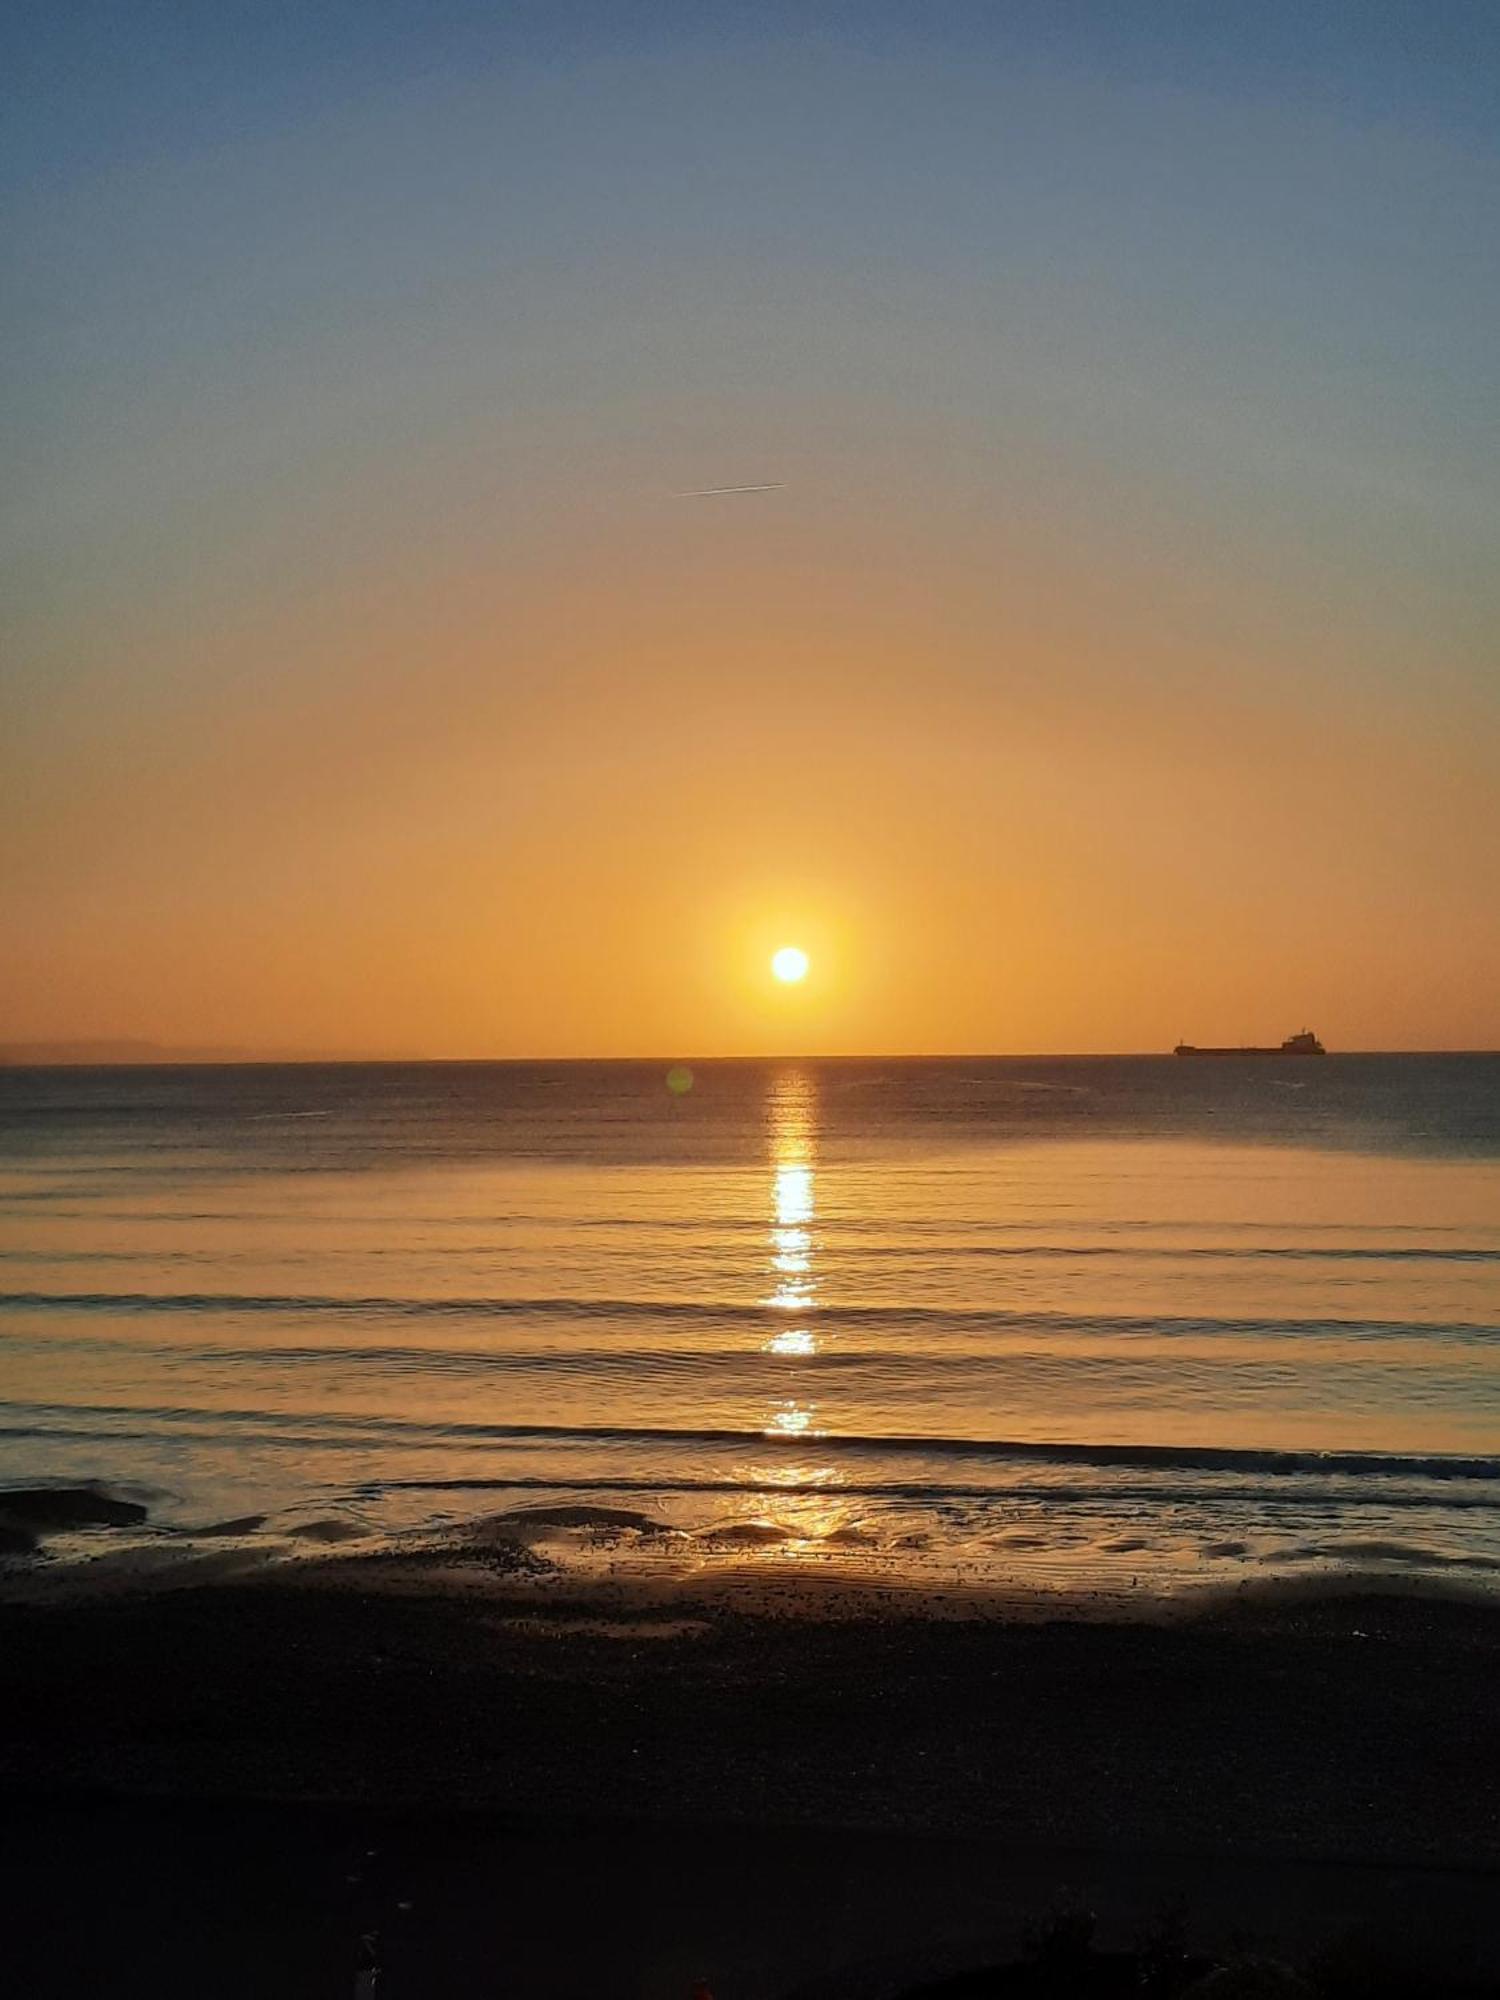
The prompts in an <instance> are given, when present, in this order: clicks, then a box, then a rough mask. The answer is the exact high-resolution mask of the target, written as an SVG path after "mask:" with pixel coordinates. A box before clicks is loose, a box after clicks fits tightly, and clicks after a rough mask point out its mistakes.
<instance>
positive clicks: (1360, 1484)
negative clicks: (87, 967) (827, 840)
mask: <svg viewBox="0 0 1500 2000" xmlns="http://www.w3.org/2000/svg"><path fill="white" fill-rule="evenodd" d="M0 1357H3V1374H0V1483H3V1484H5V1485H7V1486H16V1485H27V1484H38V1483H41V1484H51V1483H57V1484H77V1483H80V1482H91V1483H95V1484H97V1485H99V1486H100V1487H101V1488H102V1489H103V1490H106V1491H109V1492H112V1493H115V1494H117V1495H120V1496H124V1497H136V1498H138V1499H141V1500H142V1501H144V1503H145V1504H146V1505H147V1506H148V1507H149V1510H150V1512H149V1525H148V1527H147V1528H146V1529H145V1530H143V1531H142V1532H143V1534H145V1535H147V1536H160V1537H166V1538H171V1539H172V1540H173V1544H174V1546H183V1545H184V1544H191V1543H192V1541H193V1537H194V1536H195V1535H197V1534H200V1533H202V1532H203V1531H204V1530H205V1529H208V1528H215V1529H219V1528H222V1526H223V1524H224V1523H225V1522H226V1521H230V1522H236V1523H239V1524H240V1525H239V1526H238V1527H237V1528H236V1529H234V1530H233V1531H232V1533H231V1536H230V1539H231V1540H232V1539H233V1537H234V1535H236V1534H237V1535H240V1536H241V1537H243V1538H244V1539H245V1540H246V1541H252V1542H254V1543H255V1544H256V1546H257V1547H258V1548H259V1549H260V1550H261V1552H262V1553H264V1552H265V1551H266V1550H268V1549H275V1550H278V1551H281V1552H282V1553H283V1554H285V1555H286V1557H287V1559H296V1560H304V1561H310V1562H311V1561H318V1560H326V1559H327V1557H328V1553H329V1551H330V1550H331V1549H333V1548H337V1549H339V1550H340V1551H341V1552H344V1553H347V1552H348V1551H349V1549H350V1548H351V1547H352V1548H354V1549H356V1550H357V1549H358V1548H359V1547H361V1546H368V1547H371V1548H382V1547H392V1546H394V1547H401V1546H411V1545H414V1544H417V1543H420V1542H421V1541H422V1538H424V1537H427V1538H431V1537H433V1536H438V1537H441V1536H445V1535H454V1534H460V1533H462V1532H463V1531H464V1530H465V1529H466V1528H467V1527H468V1526H470V1525H472V1524H475V1523H480V1522H491V1523H493V1521H494V1519H495V1517H497V1516H499V1517H503V1518H505V1519H508V1520H510V1521H512V1522H519V1523H520V1524H521V1525H522V1529H523V1530H524V1528H525V1526H526V1524H528V1523H529V1524H530V1528H531V1530H532V1534H531V1541H532V1544H533V1546H543V1547H546V1548H548V1549H550V1552H551V1556H552V1557H553V1558H555V1559H556V1560H557V1561H558V1562H560V1563H563V1564H566V1563H568V1562H573V1563H576V1564H579V1565H581V1566H583V1567H585V1568H586V1567H587V1566H588V1565H589V1564H590V1563H598V1562H600V1561H602V1560H604V1554H602V1553H601V1552H607V1558H608V1562H609V1564H610V1566H611V1568H612V1569H613V1568H614V1567H615V1566H617V1565H618V1564H620V1563H622V1562H632V1561H633V1562H635V1563H637V1564H639V1565H641V1566H643V1567H649V1566H650V1565H653V1564H655V1565H659V1566H663V1567H664V1569H667V1570H670V1571H671V1572H672V1573H673V1574H674V1575H678V1576H683V1575H686V1576H693V1575H701V1574H710V1575H720V1576H722V1575H727V1574H731V1573H733V1574H738V1573H742V1572H746V1573H748V1572H753V1571H754V1570H755V1567H756V1565H758V1564H774V1565H776V1566H777V1567H778V1571H779V1572H781V1573H785V1572H786V1571H787V1570H788V1569H789V1568H790V1569H793V1570H796V1569H798V1568H800V1569H801V1570H802V1571H803V1572H804V1573H806V1574H808V1575H809V1576H811V1575H815V1574H845V1573H858V1574H862V1575H864V1576H866V1577H873V1578H879V1579H881V1580H883V1581H884V1582H885V1583H886V1584H888V1585H889V1586H890V1587H892V1588H898V1587H903V1586H916V1585H920V1586H922V1587H924V1588H930V1587H932V1586H933V1585H935V1584H945V1583H955V1584H962V1585H965V1586H969V1585H976V1586H983V1585H988V1584H996V1585H1018V1586H1022V1587H1028V1588H1035V1589H1039V1590H1054V1591H1055V1590H1061V1591H1067V1590H1073V1589H1083V1590H1094V1591H1103V1592H1126V1591H1136V1590H1158V1591H1161V1590H1166V1591H1182V1590H1192V1589H1194V1588H1196V1587H1199V1586H1211V1587H1213V1588H1215V1589H1225V1588H1228V1589H1234V1588H1243V1587H1246V1586H1247V1585H1249V1584H1252V1583H1254V1582H1257V1581H1259V1580H1263V1579H1267V1578H1282V1577H1306V1576H1320V1575H1321V1576H1326V1575H1329V1574H1334V1573H1337V1574H1341V1575H1349V1574H1357V1575H1368V1574H1371V1573H1375V1574H1379V1575H1383V1576H1389V1577H1398V1576H1399V1577H1401V1578H1403V1579H1421V1580H1423V1582H1424V1583H1430V1582H1432V1581H1434V1580H1442V1581H1443V1582H1444V1583H1446V1584H1448V1585H1458V1586H1462V1587H1463V1588H1465V1589H1469V1590H1481V1591H1486V1590H1492V1589H1495V1588H1497V1587H1500V1057H1497V1056H1492V1055H1452V1056H1446V1055H1393V1056H1382V1055H1348V1056H1343V1055H1332V1056H1328V1057H1324V1058H1318V1057H1304V1058H1285V1059H1283V1058H1279V1057H1272V1058H1258V1059H1249V1058H1245V1059H1237V1058H1221V1059H1212V1058H1198V1059H1174V1058H1172V1057H1170V1056H1167V1057H1162V1058H1156V1057H1074V1058H1067V1059H1062V1058H1046V1059H1022V1058H1008V1059H1004V1060H979V1059H973V1058H970V1059H953V1060H943V1061H879V1062H877V1061H864V1060H838V1061H833V1060H810V1061H781V1060H777V1061H705V1062H692V1063H679V1064H668V1063H665V1062H619V1063H590V1062H570V1063H562V1062H557V1063H481V1062H475V1063H458V1062H453V1063H436V1062H433V1063H368V1064H364V1063H342V1064H314V1063H300V1064H269V1063H267V1064H245V1065H235V1066H223V1067H214V1066H179V1067H139V1066H138V1067H129V1068H66V1069H64V1068H55V1069H39V1068H23V1067H15V1068H10V1069H7V1070H3V1071H0ZM79 1539H81V1538H74V1541H75V1542H76V1541H77V1540H79ZM74 1552H75V1553H76V1549H75V1551H74ZM43 1559H44V1560H51V1559H54V1558H48V1557H45V1556H44V1558H43Z"/></svg>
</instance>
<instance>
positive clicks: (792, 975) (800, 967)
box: [771, 944, 811, 986]
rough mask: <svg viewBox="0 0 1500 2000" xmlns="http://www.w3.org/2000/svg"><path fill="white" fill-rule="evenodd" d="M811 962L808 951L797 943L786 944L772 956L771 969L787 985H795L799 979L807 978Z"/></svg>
mask: <svg viewBox="0 0 1500 2000" xmlns="http://www.w3.org/2000/svg"><path fill="white" fill-rule="evenodd" d="M810 964H811V960H810V959H809V958H808V956H807V953H806V952H805V951H803V950H802V949H801V948H800V946H798V945H795V944H784V945H783V946H782V947H781V949H780V951H778V952H774V953H773V954H772V956H771V970H772V971H773V972H774V973H775V975H776V977H777V978H778V979H779V980H781V981H782V982H783V984H785V985H787V986H795V985H796V984H797V981H798V980H799V979H806V977H807V968H808V966H809V965H810Z"/></svg>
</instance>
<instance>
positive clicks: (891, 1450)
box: [0, 1403, 1500, 1504]
mask: <svg viewBox="0 0 1500 2000" xmlns="http://www.w3.org/2000/svg"><path fill="white" fill-rule="evenodd" d="M23 1412H25V1413H27V1414H28V1415H31V1416H34V1417H36V1418H41V1419H45V1418H56V1419H61V1420H63V1421H64V1422H67V1421H68V1420H69V1419H74V1420H76V1419H79V1418H83V1417H92V1418H118V1417H124V1418H134V1419H136V1420H138V1421H139V1420H148V1421H149V1420H152V1419H154V1420H156V1421H157V1422H158V1423H172V1422H175V1421H181V1420H184V1419H185V1420H188V1421H196V1422H198V1423H200V1424H202V1425H204V1426H205V1427H207V1428H208V1429H209V1430H210V1432H212V1431H213V1430H222V1429H225V1428H226V1427H227V1428H231V1429H232V1428H240V1429H242V1428H243V1427H245V1426H247V1425H252V1424H253V1425H257V1426H263V1427H265V1428H266V1430H267V1431H268V1433H274V1432H275V1431H276V1430H277V1429H278V1428H279V1427H281V1426H284V1425H285V1424H287V1423H288V1422H289V1421H292V1422H297V1423H300V1424H302V1425H303V1434H302V1438H301V1440H300V1441H301V1442H307V1443H327V1442H329V1441H330V1439H331V1438H332V1437H335V1436H337V1435H339V1434H341V1433H342V1434H349V1433H355V1434H357V1435H358V1436H360V1437H361V1438H363V1439H365V1440H366V1441H369V1442H372V1443H373V1442H377V1441H380V1440H384V1439H389V1438H396V1437H400V1436H403V1435H406V1436H413V1437H417V1438H419V1439H421V1440H422V1441H424V1442H431V1441H436V1440H441V1441H448V1442H453V1441H475V1442H494V1443H508V1442H526V1441H537V1442H549V1443H554V1444H558V1443H571V1444H584V1445H606V1444H623V1445H631V1444H644V1445H660V1446H670V1447H672V1448H674V1449H676V1450H680V1449H682V1448H684V1447H686V1448H689V1449H691V1448H694V1447H696V1448H699V1449H712V1448H715V1447H719V1446H727V1447H732V1448H736V1449H741V1450H746V1449H754V1450H755V1451H757V1452H764V1451H766V1450H768V1449H772V1448H775V1449H779V1450H782V1451H785V1450H789V1449H790V1450H796V1451H799V1452H801V1453H804V1454H805V1453H807V1452H810V1451H811V1452H816V1453H817V1455H818V1456H819V1457H824V1456H829V1455H858V1454H861V1453H863V1454H865V1455H867V1456H868V1455H882V1456H896V1457H899V1456H925V1457H929V1458H949V1459H962V1458H971V1459H981V1460H987V1461H993V1462H997V1463H998V1462H1002V1461H1011V1462H1014V1463H1018V1464H1025V1463H1041V1464H1049V1465H1096V1466H1104V1467H1132V1468H1135V1469H1137V1470H1142V1471H1155V1470H1161V1471H1169V1472H1180V1471H1197V1472H1224V1473H1246V1474H1269V1475H1272V1476H1275V1477H1277V1478H1286V1477H1292V1476H1299V1477H1306V1476H1308V1475H1313V1476H1316V1477H1320V1478H1329V1477H1341V1478H1352V1479H1374V1478H1378V1479H1385V1480H1396V1479H1403V1478H1404V1479H1428V1480H1444V1481H1448V1480H1467V1481H1479V1482H1494V1483H1496V1484H1497V1485H1500V1456H1490V1455H1482V1454H1455V1453H1445V1452H1422V1453H1409V1452H1378V1451H1309V1450H1276V1449H1272V1448H1267V1447H1239V1446H1220V1445H1177V1444H1111V1443H1088V1442H1083V1441H1072V1440H1060V1439H1037V1438H965V1437H954V1436H948V1435H941V1434H933V1435H923V1434H920V1433H910V1432H893V1433H880V1434H871V1433H860V1434H854V1433H849V1432H838V1431H834V1432H804V1433H799V1434H797V1435H795V1436H783V1435H781V1434H779V1433H777V1432H775V1431H764V1430H745V1429H742V1428H736V1427H730V1426H720V1427H709V1426H705V1427H703V1428H693V1429H677V1428H672V1427H670V1426H661V1425H635V1424H605V1425H563V1424H482V1423H451V1422H450V1423H421V1422H417V1421H414V1420H412V1419H409V1418H402V1417H379V1416H374V1415H369V1416H347V1417H345V1416H332V1415H330V1416H316V1417H308V1416H305V1415H299V1416H297V1417H294V1418H290V1419H289V1417H288V1416H287V1414H286V1413H284V1412H278V1411H273V1410H256V1409H249V1410H244V1409H200V1408H194V1407H191V1406H179V1407H176V1408H167V1407H156V1408H151V1409H142V1408H140V1407H138V1406H135V1405H131V1404H110V1403H99V1404H78V1403H70V1404H34V1405H24V1404H12V1405H10V1406H9V1408H8V1411H7V1414H8V1415H9V1416H10V1417H11V1418H12V1419H13V1420H14V1419H15V1418H17V1417H19V1416H20V1415H21V1414H22V1413H23ZM309 1429H311V1430H312V1431H313V1432H315V1433H316V1436H315V1437H308V1435H307V1431H308V1430H309ZM40 1434H42V1432H41V1430H40V1427H39V1425H38V1424H37V1423H35V1422H31V1423H26V1424H24V1425H22V1424H17V1423H15V1422H14V1421H12V1422H11V1423H10V1424H7V1425H4V1426H0V1436H5V1437H34V1436H37V1435H40ZM46 1434H48V1435H60V1434H61V1433H60V1432H59V1431H56V1430H52V1431H49V1432H47V1433H46ZM88 1434H89V1435H91V1436H92V1435H97V1434H98V1433H96V1432H93V1431H90V1432H89V1433H88ZM109 1435H111V1436H121V1435H127V1433H125V1432H120V1431H113V1430H112V1431H110V1432H109ZM469 1483H472V1482H469ZM480 1483H482V1482H480ZM555 1483H558V1484H568V1483H570V1482H568V1481H557V1482H555ZM653 1483H655V1482H653ZM743 1483H744V1482H743V1481H742V1480H741V1481H736V1482H735V1484H736V1485H740V1484H743ZM839 1490H840V1491H843V1490H845V1489H844V1488H842V1487H841V1488H840V1489H839ZM923 1490H928V1486H927V1484H926V1483H924V1487H923ZM1047 1490H1048V1491H1051V1490H1053V1489H1051V1488H1048V1489H1047ZM1152 1490H1153V1491H1155V1490H1156V1489H1152ZM1486 1504H1500V1496H1497V1499H1496V1501H1494V1502H1487V1503H1486Z"/></svg>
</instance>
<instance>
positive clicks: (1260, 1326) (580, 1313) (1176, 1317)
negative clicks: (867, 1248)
mask: <svg viewBox="0 0 1500 2000" xmlns="http://www.w3.org/2000/svg"><path fill="white" fill-rule="evenodd" d="M6 1310H17V1311H26V1312H80V1313H88V1312H114V1313H169V1314H172V1313H186V1314H194V1313H224V1314H262V1313H269V1314H281V1315H283V1316H287V1315H293V1314H299V1313H301V1314H306V1315H308V1316H309V1317H312V1316H320V1315H325V1314H327V1315H333V1316H342V1317H347V1318H369V1317H378V1318H385V1319H424V1318H484V1319H574V1320H586V1321H599V1320H611V1319H620V1320H632V1321H634V1320H642V1319H667V1320H673V1321H691V1322H694V1323H696V1324H700V1325H701V1324H726V1323H727V1324H731V1325H753V1326H781V1325H785V1324H787V1322H788V1320H789V1318H791V1317H793V1315H790V1314H789V1313H788V1312H787V1310H786V1309H785V1308H784V1307H782V1306H777V1305H772V1304H770V1303H767V1302H744V1301H739V1300H732V1301H731V1300H725V1301H717V1302H705V1301H702V1300H696V1299H606V1298H600V1299H574V1298H556V1297H544V1298H501V1297H485V1296H479V1297H464V1298H452V1297H448V1298H415V1297H410V1296H391V1297H381V1296H369V1295H359V1296H351V1297H348V1298H340V1297H337V1296H333V1295H330V1294H328V1293H313V1292H308V1293H295V1292H285V1293H276V1292H33V1291H24V1292H0V1312H3V1311H6ZM798 1313H799V1315H800V1316H801V1317H804V1318H813V1319H816V1321H817V1322H818V1324H819V1325H822V1326H828V1327H838V1326H846V1325H847V1326H858V1325H866V1326H899V1327H909V1326H944V1325H952V1326H1004V1327H1012V1328H1019V1329H1023V1330H1024V1329H1029V1328H1036V1329H1043V1328H1047V1329H1053V1330H1056V1331H1060V1332H1074V1333H1097V1332H1099V1331H1101V1330H1105V1329H1107V1330H1108V1331H1109V1332H1111V1333H1118V1334H1148V1335H1171V1334H1174V1333H1192V1334H1205V1333H1247V1334H1282V1335H1295V1334H1299V1333H1300V1334H1329V1335H1332V1336H1335V1337H1338V1336H1340V1335H1342V1336H1350V1335H1360V1336H1368V1337H1370V1338H1375V1339H1381V1338H1389V1339H1399V1340H1434V1339H1457V1340H1471V1341H1493V1340H1500V1326H1496V1325H1494V1324H1492V1323H1489V1322H1485V1321H1467V1320H1457V1321H1455V1320H1444V1321H1441V1322H1437V1323H1434V1322H1427V1321H1420V1320H1416V1321H1413V1320H1376V1319H1332V1318H1317V1319H1313V1318H1307V1319H1301V1318H1299V1319H1270V1318H1265V1319H1229V1318H1221V1317H1218V1316H1216V1315H1212V1314H1171V1315H1166V1314H1163V1315H1140V1314H1125V1313H1049V1312H1014V1311H1008V1310H1006V1309H1005V1308H1003V1307H993V1306H931V1305H927V1306H917V1305H903V1306H894V1305H889V1306H888V1305H858V1304H851V1305H821V1304H809V1305H805V1306H802V1307H799V1309H798Z"/></svg>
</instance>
